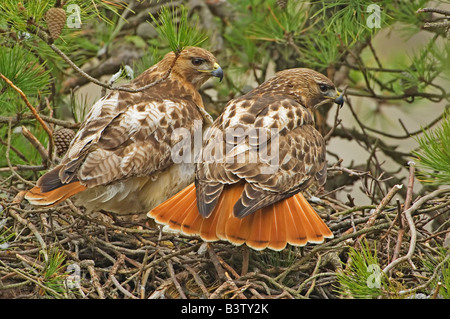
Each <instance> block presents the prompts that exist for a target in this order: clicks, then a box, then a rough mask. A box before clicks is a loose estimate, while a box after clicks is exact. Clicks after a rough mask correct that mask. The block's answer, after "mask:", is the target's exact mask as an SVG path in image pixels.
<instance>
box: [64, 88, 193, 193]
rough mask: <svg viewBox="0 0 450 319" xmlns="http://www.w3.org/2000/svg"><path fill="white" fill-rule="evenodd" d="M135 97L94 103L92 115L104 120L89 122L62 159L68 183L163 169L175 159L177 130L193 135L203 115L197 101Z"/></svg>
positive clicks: (103, 181) (112, 97)
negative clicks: (181, 128) (175, 131)
mask: <svg viewBox="0 0 450 319" xmlns="http://www.w3.org/2000/svg"><path fill="white" fill-rule="evenodd" d="M133 97H134V98H133V99H131V100H130V99H122V98H121V97H120V94H119V93H115V94H111V95H110V96H108V97H107V98H105V99H102V100H100V101H99V102H98V103H97V104H95V105H94V107H93V109H92V110H91V114H90V115H89V118H96V119H101V120H96V121H87V122H85V125H84V126H83V127H82V128H81V130H80V131H79V132H78V134H77V136H76V137H75V139H74V140H73V142H72V145H71V147H70V149H69V152H68V153H67V154H66V156H65V157H64V159H63V161H62V165H63V169H61V170H60V177H61V181H62V182H63V183H66V182H68V181H70V180H72V179H74V178H75V179H77V180H79V181H81V182H82V183H83V184H85V185H86V186H88V187H92V186H96V185H100V184H103V185H104V184H108V183H111V182H113V181H115V180H120V179H124V178H127V177H129V176H144V175H151V174H152V173H154V172H156V171H160V170H162V169H164V168H166V167H167V166H168V165H170V164H171V163H172V161H171V149H172V147H173V145H174V144H175V143H176V142H178V141H173V140H172V132H173V130H174V129H176V128H179V127H184V128H187V129H189V130H190V133H191V135H192V136H193V131H194V121H195V120H200V121H201V120H202V116H201V115H200V113H199V112H198V110H197V107H196V105H195V104H194V103H193V101H189V100H183V99H176V98H172V99H158V98H152V99H145V98H143V97H138V96H136V95H135V94H134V95H133ZM123 103H131V104H130V105H128V106H127V107H123V106H122V105H121V104H123ZM95 113H98V114H95Z"/></svg>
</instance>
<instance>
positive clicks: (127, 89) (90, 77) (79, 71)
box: [38, 33, 179, 93]
mask: <svg viewBox="0 0 450 319" xmlns="http://www.w3.org/2000/svg"><path fill="white" fill-rule="evenodd" d="M38 34H39V33H38ZM41 38H42V37H41ZM44 40H45V39H44ZM49 45H50V47H51V48H52V50H53V51H55V52H56V53H57V54H58V55H59V56H60V57H62V58H63V60H64V61H66V62H67V63H68V64H69V65H70V66H71V67H72V68H73V69H74V70H75V71H77V72H78V73H79V74H80V75H81V76H83V77H85V78H86V79H87V80H89V81H90V82H92V83H94V84H97V85H99V86H101V87H103V88H106V89H109V90H113V91H125V92H130V93H137V92H141V91H144V90H147V89H148V88H151V87H152V86H155V85H158V84H160V83H162V82H164V81H165V80H166V79H167V78H168V77H169V75H170V73H172V69H173V67H174V65H175V62H176V61H177V59H178V56H179V54H178V55H175V58H174V60H173V62H172V64H171V66H170V67H169V69H168V70H167V72H166V73H165V74H164V75H163V76H162V77H161V78H159V79H158V80H156V81H154V82H152V83H149V84H147V85H144V86H143V87H140V88H137V89H133V88H129V87H123V86H112V85H109V84H105V83H103V82H101V81H99V80H97V79H96V78H93V77H92V76H90V75H89V74H87V73H86V72H84V71H83V70H82V69H80V68H79V67H78V66H77V65H76V64H75V63H73V62H72V60H71V59H70V58H69V57H68V56H67V55H65V54H64V52H62V51H61V50H60V49H59V48H58V47H57V46H55V45H54V44H53V43H52V44H49Z"/></svg>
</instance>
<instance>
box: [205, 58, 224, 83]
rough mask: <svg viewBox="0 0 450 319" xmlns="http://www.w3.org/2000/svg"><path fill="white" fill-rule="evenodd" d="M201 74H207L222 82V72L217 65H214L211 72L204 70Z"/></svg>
mask: <svg viewBox="0 0 450 319" xmlns="http://www.w3.org/2000/svg"><path fill="white" fill-rule="evenodd" d="M203 72H209V74H211V75H212V76H215V77H217V78H219V81H220V82H222V79H223V70H222V68H221V67H220V65H219V64H218V63H214V66H213V69H212V70H204V71H203Z"/></svg>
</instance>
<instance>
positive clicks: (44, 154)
mask: <svg viewBox="0 0 450 319" xmlns="http://www.w3.org/2000/svg"><path fill="white" fill-rule="evenodd" d="M22 134H23V136H24V137H25V138H26V139H27V140H28V141H29V142H30V143H31V145H33V146H34V148H35V149H36V150H37V151H38V152H39V154H41V158H42V162H43V163H47V162H48V160H49V153H48V152H47V150H46V149H45V147H44V145H42V144H41V142H40V141H39V140H38V139H37V138H36V137H35V136H34V135H33V134H32V133H31V132H30V131H29V130H28V129H27V128H26V127H25V126H22Z"/></svg>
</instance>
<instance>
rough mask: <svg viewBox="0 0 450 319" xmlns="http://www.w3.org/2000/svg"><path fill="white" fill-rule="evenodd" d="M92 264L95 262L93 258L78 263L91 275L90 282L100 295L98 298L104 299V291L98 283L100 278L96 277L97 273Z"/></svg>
mask: <svg viewBox="0 0 450 319" xmlns="http://www.w3.org/2000/svg"><path fill="white" fill-rule="evenodd" d="M94 265H95V263H94V261H93V260H83V261H82V262H81V263H80V266H81V267H86V268H87V270H88V272H89V275H91V280H92V283H93V285H94V287H95V290H96V291H97V294H98V296H99V297H100V299H105V293H104V292H103V288H102V286H101V285H100V280H99V279H98V276H97V273H96V272H95V268H94Z"/></svg>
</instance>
